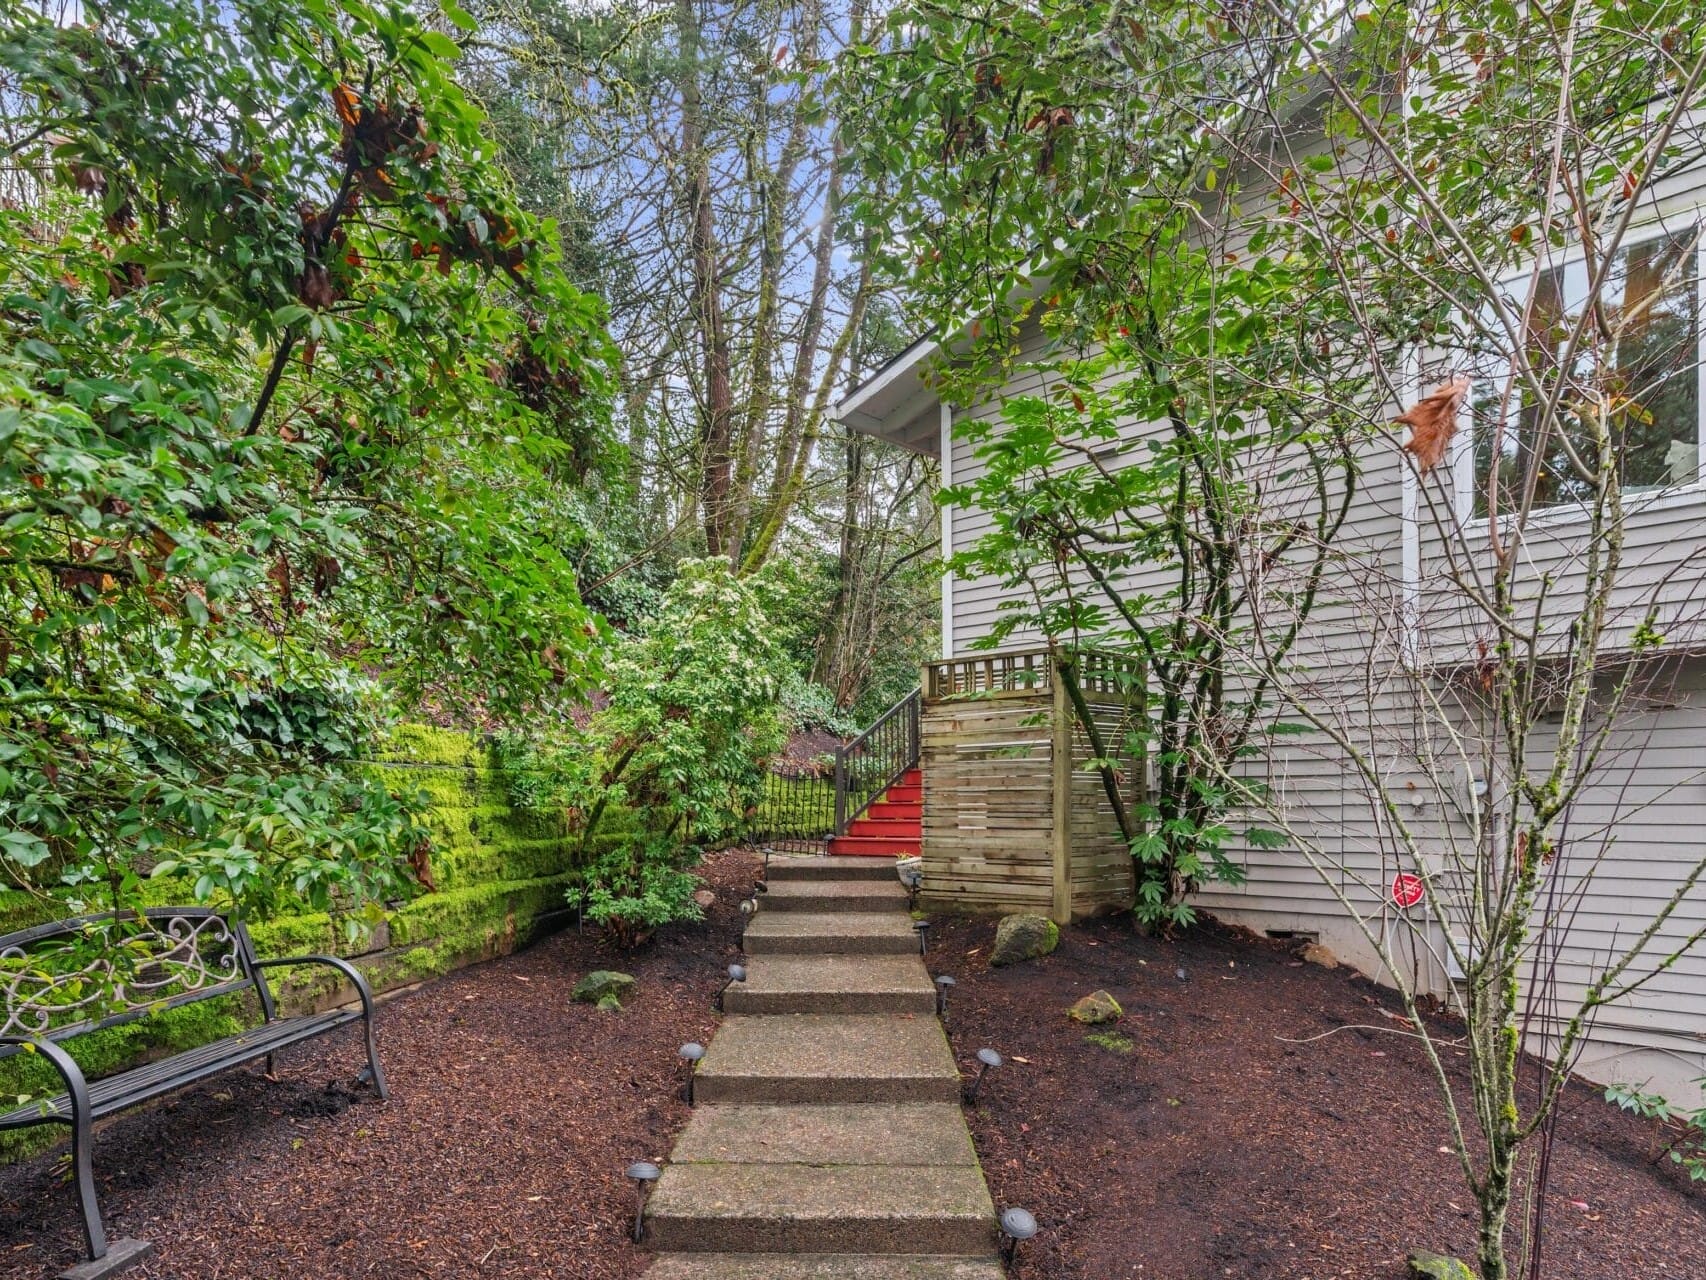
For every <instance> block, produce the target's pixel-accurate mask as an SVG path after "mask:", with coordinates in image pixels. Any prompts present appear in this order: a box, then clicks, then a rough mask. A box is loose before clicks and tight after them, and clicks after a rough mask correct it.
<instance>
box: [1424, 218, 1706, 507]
mask: <svg viewBox="0 0 1706 1280" xmlns="http://www.w3.org/2000/svg"><path fill="white" fill-rule="evenodd" d="M1666 222H1671V223H1682V224H1685V225H1691V226H1693V227H1694V228H1695V230H1696V240H1695V245H1694V293H1695V301H1694V305H1695V312H1694V326H1695V345H1696V348H1697V349H1696V352H1695V362H1694V377H1695V381H1696V385H1697V391H1696V395H1695V410H1696V414H1695V416H1696V421H1695V424H1694V448H1695V464H1694V479H1693V480H1692V481H1691V482H1689V483H1688V484H1682V485H1663V486H1659V487H1656V488H1641V489H1636V490H1625V491H1624V494H1623V508H1624V512H1625V513H1626V514H1631V513H1633V512H1635V511H1648V510H1651V511H1663V510H1666V509H1669V508H1674V507H1684V506H1691V505H1696V504H1702V503H1706V206H1699V205H1695V206H1692V207H1688V208H1683V209H1678V210H1676V211H1675V212H1674V214H1673V215H1672V216H1671V217H1670V218H1666V219H1662V220H1661V219H1660V218H1658V217H1655V218H1654V219H1653V220H1652V221H1643V222H1641V223H1640V224H1639V225H1637V226H1635V227H1632V228H1630V231H1629V233H1628V234H1627V235H1626V236H1624V238H1623V241H1622V243H1621V244H1619V245H1618V247H1617V251H1618V253H1628V252H1630V251H1631V250H1634V249H1637V248H1639V247H1640V246H1641V245H1644V244H1651V243H1652V242H1654V241H1655V240H1663V239H1666V238H1667V237H1672V236H1675V235H1676V234H1677V232H1676V231H1675V230H1673V229H1672V227H1670V226H1667V225H1666ZM1586 257H1587V255H1586V253H1585V252H1584V251H1583V250H1582V248H1581V246H1580V245H1576V246H1574V247H1572V248H1569V249H1566V250H1564V251H1563V252H1562V253H1560V254H1559V256H1558V257H1557V259H1556V260H1555V261H1553V262H1551V263H1549V264H1548V265H1547V266H1546V268H1545V270H1547V271H1567V270H1569V269H1570V268H1571V267H1573V266H1579V265H1581V264H1582V263H1583V262H1584V261H1585V260H1586ZM1532 270H1533V264H1532V263H1530V264H1529V265H1528V266H1527V267H1526V268H1524V269H1523V270H1520V271H1513V272H1511V273H1509V274H1508V275H1505V276H1503V277H1501V278H1500V279H1499V282H1498V283H1499V287H1500V288H1501V289H1502V288H1504V287H1505V286H1506V285H1507V284H1517V283H1519V282H1521V281H1524V280H1526V279H1527V278H1528V276H1529V274H1530V272H1532ZM1474 398H1475V391H1474V388H1473V387H1471V388H1470V392H1469V395H1468V396H1467V397H1466V398H1465V419H1466V421H1467V423H1468V425H1469V431H1467V432H1459V433H1458V439H1459V440H1462V441H1463V448H1462V449H1461V451H1454V455H1453V458H1452V464H1453V468H1454V474H1453V476H1452V481H1453V487H1454V489H1455V498H1456V502H1457V511H1456V515H1457V519H1458V523H1459V524H1460V525H1467V523H1468V522H1469V521H1472V520H1485V519H1486V517H1485V516H1484V515H1477V514H1476V511H1475V500H1476V498H1477V497H1479V495H1480V493H1481V491H1482V489H1484V488H1485V485H1486V477H1484V476H1481V475H1478V474H1476V469H1475V445H1476V443H1477V442H1478V437H1477V435H1476V433H1477V432H1478V431H1479V424H1477V423H1476V422H1475V419H1474V415H1473V413H1471V412H1469V411H1468V406H1469V405H1471V404H1473V402H1474ZM1465 436H1467V437H1468V438H1467V439H1464V437H1465ZM1454 443H1455V442H1454ZM1587 517H1588V512H1587V509H1586V507H1584V506H1583V505H1582V504H1581V503H1580V502H1575V501H1565V502H1556V503H1553V504H1551V505H1550V506H1544V507H1539V506H1537V507H1535V508H1534V510H1532V511H1531V512H1529V514H1528V521H1529V526H1530V527H1531V528H1532V527H1535V526H1541V527H1545V526H1552V525H1567V524H1572V523H1575V522H1576V521H1579V520H1586V519H1587ZM1499 519H1500V522H1501V524H1508V523H1509V521H1510V520H1511V519H1512V514H1511V513H1510V512H1504V513H1501V515H1500V517H1499Z"/></svg>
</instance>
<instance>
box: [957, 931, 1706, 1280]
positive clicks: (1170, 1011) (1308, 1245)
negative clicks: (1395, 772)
mask: <svg viewBox="0 0 1706 1280" xmlns="http://www.w3.org/2000/svg"><path fill="white" fill-rule="evenodd" d="M934 933H935V939H934V940H933V942H932V946H931V957H930V965H931V969H932V971H933V972H936V973H951V974H953V975H954V976H955V977H956V978H957V979H958V981H959V986H958V987H957V988H956V990H955V992H954V1002H953V1005H952V1007H951V1010H950V1016H949V1033H950V1036H951V1038H952V1040H953V1042H954V1049H955V1053H956V1055H957V1056H958V1057H959V1059H960V1061H961V1063H962V1064H964V1063H966V1062H968V1061H970V1060H971V1058H972V1055H973V1054H975V1053H976V1051H977V1049H978V1048H979V1047H981V1046H983V1045H990V1046H993V1047H994V1048H996V1049H998V1050H999V1051H1000V1052H1001V1053H1003V1054H1005V1055H1006V1056H1007V1063H1006V1065H1005V1066H1003V1068H1002V1069H1001V1070H999V1071H996V1072H994V1073H992V1074H991V1075H990V1076H989V1078H988V1079H987V1080H986V1081H985V1085H984V1090H983V1096H982V1099H981V1106H980V1107H978V1108H977V1109H976V1110H975V1111H974V1112H972V1113H971V1123H972V1131H973V1134H974V1136H975V1138H976V1141H977V1147H978V1152H979V1154H980V1156H981V1157H982V1159H983V1164H984V1170H985V1172H986V1174H987V1176H988V1178H989V1184H990V1190H991V1192H992V1193H993V1195H994V1197H995V1200H996V1203H997V1204H998V1205H1010V1204H1019V1205H1024V1206H1025V1207H1027V1208H1029V1209H1031V1210H1032V1211H1033V1212H1035V1213H1036V1215H1037V1217H1038V1219H1039V1220H1040V1221H1041V1223H1042V1228H1043V1229H1042V1233H1041V1235H1040V1236H1039V1237H1038V1238H1037V1239H1036V1240H1034V1241H1032V1242H1031V1243H1030V1244H1029V1245H1028V1246H1027V1247H1026V1251H1025V1254H1024V1256H1023V1259H1022V1266H1021V1268H1020V1269H1019V1271H1018V1272H1017V1276H1018V1277H1019V1278H1020V1280H1043V1278H1045V1277H1046V1278H1047V1280H1069V1278H1072V1280H1076V1278H1082V1280H1122V1278H1126V1277H1139V1278H1141V1280H1214V1278H1215V1277H1229V1276H1230V1277H1238V1278H1239V1280H1245V1278H1254V1277H1260V1278H1261V1280H1283V1278H1296V1280H1304V1278H1308V1280H1326V1278H1327V1277H1342V1276H1354V1277H1357V1278H1358V1280H1396V1278H1397V1277H1401V1276H1403V1275H1404V1273H1405V1268H1404V1256H1405V1254H1406V1253H1408V1252H1409V1251H1410V1250H1412V1249H1415V1248H1418V1247H1420V1248H1428V1249H1433V1250H1439V1251H1444V1252H1454V1253H1457V1254H1458V1255H1459V1256H1469V1254H1470V1251H1471V1249H1472V1247H1473V1240H1474V1227H1473V1222H1474V1220H1473V1218H1472V1216H1471V1214H1470V1210H1471V1209H1472V1208H1473V1203H1472V1201H1471V1200H1470V1199H1469V1198H1468V1195H1467V1192H1466V1191H1465V1189H1464V1184H1463V1181H1462V1177H1461V1174H1460V1172H1459V1170H1458V1167H1457V1163H1456V1159H1455V1157H1454V1156H1452V1155H1450V1154H1448V1153H1447V1152H1443V1151H1441V1149H1440V1148H1442V1147H1445V1146H1447V1135H1446V1130H1445V1124H1444V1121H1443V1120H1442V1118H1441V1113H1440V1110H1439V1104H1438V1102H1437V1100H1436V1098H1437V1094H1436V1092H1435V1086H1434V1084H1433V1080H1432V1078H1431V1076H1430V1074H1429V1072H1428V1069H1427V1066H1426V1063H1425V1061H1424V1059H1423V1056H1422V1053H1421V1051H1420V1047H1419V1046H1418V1044H1417V1042H1416V1041H1415V1040H1413V1039H1410V1038H1406V1037H1404V1036H1402V1035H1394V1034H1388V1033H1386V1032H1384V1031H1374V1030H1360V1029H1357V1028H1361V1027H1369V1026H1372V1027H1395V1026H1396V1025H1397V1024H1396V1023H1395V1022H1394V1021H1393V1020H1392V1019H1391V1018H1390V1017H1387V1016H1385V1013H1383V1012H1382V1010H1384V1011H1386V1012H1390V1011H1392V1010H1395V1009H1396V1008H1397V1003H1396V1001H1395V999H1394V998H1393V997H1392V995H1391V994H1390V993H1389V992H1384V991H1381V990H1379V989H1378V988H1376V987H1375V986H1374V985H1373V984H1372V983H1370V982H1368V981H1367V980H1366V979H1362V978H1359V977H1357V976H1355V975H1354V974H1352V973H1350V972H1349V971H1348V970H1345V969H1337V970H1332V971H1329V970H1325V969H1322V968H1319V967H1316V966H1314V965H1307V966H1306V965H1302V964H1301V963H1300V962H1299V961H1297V960H1296V958H1295V957H1294V956H1293V955H1292V954H1291V949H1290V948H1288V947H1286V946H1283V945H1281V944H1277V943H1270V942H1267V941H1263V940H1253V939H1250V938H1249V937H1248V936H1247V935H1243V934H1241V933H1238V932H1236V931H1233V930H1228V929H1222V928H1219V927H1216V926H1213V925H1210V926H1208V927H1206V928H1204V929H1201V930H1199V931H1197V932H1195V933H1192V934H1190V935H1188V936H1187V937H1186V938H1184V939H1183V940H1181V941H1177V942H1165V941H1158V940H1152V939H1147V938H1142V937H1139V936H1136V935H1135V934H1133V932H1132V931H1131V929H1130V927H1129V925H1127V924H1125V923H1123V922H1121V921H1117V920H1104V921H1094V922H1090V923H1087V924H1084V925H1081V926H1077V927H1074V928H1071V929H1067V930H1064V931H1063V933H1062V938H1061V944H1060V948H1059V950H1057V951H1056V952H1055V953H1054V954H1053V955H1051V956H1049V957H1047V958H1045V959H1043V960H1041V961H1036V962H1032V963H1029V964H1023V965H1019V966H1016V967H1013V968H1008V969H993V970H992V969H990V968H989V966H988V964H987V959H986V958H987V956H988V954H989V945H990V942H991V940H992V938H993V936H994V923H993V922H992V921H989V920H959V919H941V920H939V921H938V925H937V928H936V929H935V930H934ZM1180 969H1183V970H1184V973H1185V978H1184V979H1183V980H1181V979H1180V978H1179V977H1178V976H1177V975H1178V971H1179V970H1180ZM1098 988H1106V989H1107V990H1109V991H1110V992H1112V993H1113V994H1114V995H1115V996H1116V997H1117V998H1118V999H1119V1001H1120V1002H1121V1004H1122V1005H1124V1007H1125V1017H1124V1018H1123V1019H1122V1020H1121V1021H1120V1022H1119V1023H1118V1024H1116V1025H1115V1026H1114V1027H1112V1028H1109V1030H1111V1031H1113V1032H1116V1033H1118V1034H1119V1035H1121V1036H1123V1037H1125V1038H1127V1039H1129V1040H1130V1042H1131V1043H1130V1046H1129V1048H1122V1046H1121V1045H1120V1043H1119V1041H1118V1040H1110V1043H1111V1044H1112V1045H1113V1047H1111V1048H1109V1047H1101V1046H1099V1045H1096V1044H1092V1043H1089V1042H1087V1041H1086V1039H1085V1036H1086V1034H1087V1033H1092V1032H1094V1031H1097V1030H1100V1029H1098V1028H1089V1027H1083V1026H1079V1025H1078V1024H1076V1023H1074V1022H1072V1021H1070V1020H1069V1019H1068V1018H1067V1017H1066V1014H1065V1010H1066V1008H1067V1006H1068V1005H1070V1004H1071V1003H1072V1002H1073V1001H1074V1000H1076V999H1077V998H1078V997H1080V996H1082V995H1085V994H1088V993H1089V992H1091V991H1094V990H1096V989H1098ZM1455 1065H1457V1063H1456V1062H1454V1066H1455ZM1565 1105H1566V1108H1567V1114H1566V1115H1565V1117H1564V1120H1563V1123H1562V1125H1561V1127H1560V1136H1559V1141H1558V1144H1557V1148H1556V1151H1555V1154H1554V1173H1553V1178H1552V1184H1551V1191H1550V1205H1549V1212H1548V1215H1547V1219H1546V1233H1547V1235H1546V1239H1547V1245H1546V1252H1545V1255H1544V1261H1545V1268H1544V1275H1545V1276H1546V1277H1548V1280H1552V1278H1554V1277H1556V1278H1557V1280H1696V1278H1698V1277H1700V1276H1706V1194H1702V1193H1701V1192H1700V1191H1699V1190H1692V1189H1690V1188H1689V1186H1688V1184H1687V1182H1686V1180H1685V1178H1684V1177H1682V1176H1681V1175H1680V1174H1679V1173H1678V1172H1677V1171H1674V1170H1673V1169H1672V1168H1671V1167H1670V1166H1668V1165H1660V1166H1658V1167H1655V1166H1652V1165H1650V1164H1649V1163H1648V1155H1649V1153H1650V1149H1651V1148H1650V1142H1651V1137H1652V1130H1651V1129H1649V1128H1648V1127H1646V1125H1645V1124H1644V1123H1642V1122H1641V1121H1638V1120H1636V1119H1635V1118H1633V1117H1630V1116H1626V1115H1624V1114H1623V1113H1621V1112H1618V1111H1617V1110H1616V1109H1615V1108H1613V1107H1611V1106H1609V1105H1608V1104H1606V1103H1605V1102H1603V1101H1602V1100H1601V1099H1600V1097H1599V1095H1598V1093H1597V1092H1595V1091H1593V1090H1590V1089H1588V1088H1585V1087H1582V1088H1572V1090H1571V1091H1570V1093H1569V1095H1568V1098H1567V1101H1566V1104H1565Z"/></svg>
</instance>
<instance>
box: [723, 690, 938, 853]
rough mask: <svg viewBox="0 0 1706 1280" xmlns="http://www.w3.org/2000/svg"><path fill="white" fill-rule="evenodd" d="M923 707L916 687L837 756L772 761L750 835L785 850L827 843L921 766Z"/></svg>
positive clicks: (842, 746) (837, 751)
mask: <svg viewBox="0 0 1706 1280" xmlns="http://www.w3.org/2000/svg"><path fill="white" fill-rule="evenodd" d="M921 707H922V700H921V699H920V697H919V691H918V690H917V689H914V690H913V691H912V692H911V693H909V694H907V695H906V697H904V698H902V699H901V700H900V701H899V702H897V703H895V704H894V706H892V707H890V708H889V709H888V710H887V711H885V712H883V714H882V715H880V716H878V717H877V718H876V720H875V721H874V722H873V723H872V724H871V727H870V728H868V729H866V730H865V731H864V732H863V733H861V734H859V735H858V736H857V737H854V738H850V739H849V740H848V741H846V742H843V743H841V744H840V745H838V746H837V747H836V748H835V751H834V753H833V755H832V754H830V753H828V752H826V753H825V754H824V755H822V756H820V757H818V758H817V759H815V760H778V761H776V762H775V763H774V764H772V765H771V766H770V772H769V775H768V776H767V777H766V779H765V786H764V795H763V796H762V797H761V798H760V800H759V803H758V809H757V812H755V813H754V814H753V817H752V821H751V823H750V824H749V825H748V829H747V837H748V839H750V840H751V841H753V842H754V843H755V844H764V845H768V846H770V847H772V848H779V849H808V850H810V849H817V850H822V849H824V848H826V847H827V846H828V844H829V840H830V838H831V837H833V836H837V835H841V834H842V833H843V832H845V831H846V830H847V828H848V827H849V826H851V825H852V824H853V822H854V820H855V819H857V818H858V817H859V815H860V814H862V813H864V812H865V810H866V809H868V808H870V806H871V802H872V801H874V800H875V799H877V797H878V796H880V795H882V794H883V792H885V791H887V790H888V789H889V788H890V787H892V786H893V785H894V784H895V783H896V782H898V781H899V780H900V778H901V775H903V774H904V773H905V772H906V771H907V770H908V769H911V768H914V767H916V766H917V764H918V746H919V727H920V725H919V717H920V712H921Z"/></svg>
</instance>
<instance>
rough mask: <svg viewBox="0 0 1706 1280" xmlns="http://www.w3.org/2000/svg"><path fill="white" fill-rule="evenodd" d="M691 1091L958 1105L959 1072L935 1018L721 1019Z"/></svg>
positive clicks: (781, 1099)
mask: <svg viewBox="0 0 1706 1280" xmlns="http://www.w3.org/2000/svg"><path fill="white" fill-rule="evenodd" d="M725 998H726V997H725ZM693 1088H694V1092H695V1094H696V1096H697V1097H698V1099H699V1101H700V1102H702V1103H707V1104H717V1103H743V1104H746V1105H759V1104H764V1103H806V1104H812V1105H830V1104H834V1103H848V1102H957V1101H958V1100H959V1096H960V1076H959V1071H958V1069H957V1068H956V1067H955V1065H954V1056H953V1054H952V1053H951V1052H949V1049H948V1041H947V1038H946V1037H945V1036H944V1035H943V1034H942V1028H941V1025H940V1024H939V1023H938V1022H937V1021H936V1019H935V1018H934V1017H924V1016H916V1017H908V1016H905V1015H901V1016H898V1017H896V1016H872V1015H869V1014H806V1013H782V1014H766V1015H764V1016H761V1017H753V1016H732V1017H727V1018H724V1019H723V1025H722V1026H721V1028H719V1029H718V1031H717V1034H716V1035H715V1036H714V1037H713V1038H712V1040H711V1044H710V1046H709V1048H708V1049H707V1050H706V1053H705V1056H704V1058H703V1059H702V1060H701V1061H700V1063H699V1068H698V1071H697V1072H696V1073H695V1079H694V1086H693ZM884 1252H887V1250H884Z"/></svg>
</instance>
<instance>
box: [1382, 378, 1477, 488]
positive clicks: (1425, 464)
mask: <svg viewBox="0 0 1706 1280" xmlns="http://www.w3.org/2000/svg"><path fill="white" fill-rule="evenodd" d="M1468 394H1469V379H1468V378H1454V379H1453V380H1452V381H1450V382H1448V383H1446V384H1445V385H1444V386H1442V387H1440V388H1439V389H1438V390H1436V391H1435V392H1434V393H1433V394H1432V395H1430V396H1428V397H1427V398H1426V399H1423V400H1418V401H1417V402H1416V403H1415V404H1414V405H1412V406H1411V407H1410V408H1409V409H1408V410H1407V411H1405V412H1404V413H1401V414H1399V415H1398V417H1396V418H1394V419H1393V421H1394V422H1401V423H1403V424H1404V425H1405V426H1407V427H1409V428H1410V438H1409V439H1408V440H1406V441H1405V442H1404V447H1405V448H1406V449H1408V450H1409V451H1410V453H1411V454H1412V455H1414V457H1415V459H1416V469H1417V470H1418V471H1420V472H1421V473H1422V474H1423V475H1426V474H1427V473H1428V472H1430V471H1432V470H1433V469H1434V468H1435V467H1437V466H1438V465H1439V464H1440V463H1441V462H1442V461H1444V459H1445V451H1446V449H1447V448H1449V447H1450V445H1451V438H1452V437H1453V436H1454V435H1456V434H1457V411H1458V409H1459V408H1460V407H1461V406H1462V404H1463V397H1464V396H1466V395H1468Z"/></svg>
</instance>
